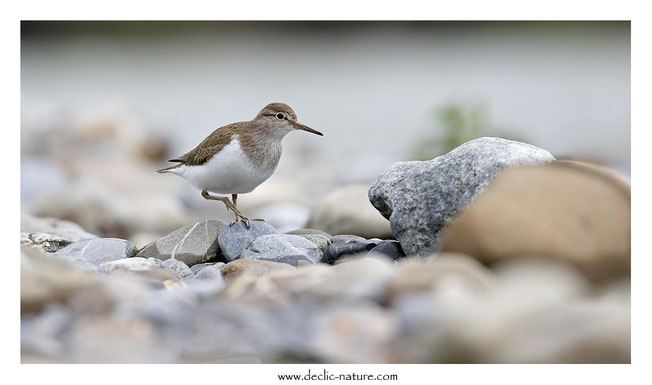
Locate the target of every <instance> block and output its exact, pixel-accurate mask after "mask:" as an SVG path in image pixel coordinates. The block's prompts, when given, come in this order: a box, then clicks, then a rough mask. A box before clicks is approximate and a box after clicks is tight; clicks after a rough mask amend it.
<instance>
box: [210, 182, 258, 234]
mask: <svg viewBox="0 0 652 385" xmlns="http://www.w3.org/2000/svg"><path fill="white" fill-rule="evenodd" d="M233 195H235V194H233ZM201 196H202V197H204V199H209V200H216V201H222V203H224V204H225V205H226V208H227V210H231V211H233V212H234V213H235V221H233V223H231V224H232V225H233V224H234V223H236V222H237V221H239V220H242V221H243V222H244V223H245V226H247V228H249V219H248V218H247V217H245V216H244V215H242V213H241V212H240V210H238V208H237V207H235V204H233V203H232V202H231V201H230V200H229V198H227V197H215V196H212V195H209V194H208V191H206V190H202V192H201Z"/></svg>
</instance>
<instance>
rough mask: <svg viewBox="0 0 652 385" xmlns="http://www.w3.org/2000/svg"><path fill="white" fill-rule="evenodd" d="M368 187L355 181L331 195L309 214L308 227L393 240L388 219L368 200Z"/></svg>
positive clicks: (335, 232)
mask: <svg viewBox="0 0 652 385" xmlns="http://www.w3.org/2000/svg"><path fill="white" fill-rule="evenodd" d="M368 189H369V186H367V185H365V184H354V185H349V186H346V187H342V188H340V189H337V190H335V191H333V192H332V193H330V194H328V195H327V196H326V197H325V198H324V199H323V200H322V202H321V203H320V204H319V205H317V207H315V208H314V209H313V210H312V212H311V213H310V219H309V220H308V224H307V227H310V228H313V229H318V230H322V231H325V232H327V233H329V234H333V235H337V234H354V235H359V236H361V237H365V238H381V239H388V238H391V239H393V238H394V236H393V235H392V230H391V229H390V227H389V221H388V220H387V219H385V218H384V217H383V216H382V215H381V214H380V213H379V212H378V211H377V210H376V209H375V208H374V207H373V206H372V205H371V203H369V198H368V197H367V190H368Z"/></svg>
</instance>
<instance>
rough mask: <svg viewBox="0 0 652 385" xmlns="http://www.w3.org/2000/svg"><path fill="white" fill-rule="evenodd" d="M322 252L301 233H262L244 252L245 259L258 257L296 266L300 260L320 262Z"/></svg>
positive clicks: (242, 256) (258, 258)
mask: <svg viewBox="0 0 652 385" xmlns="http://www.w3.org/2000/svg"><path fill="white" fill-rule="evenodd" d="M321 255H322V252H321V250H319V247H318V246H317V245H315V244H314V243H312V242H310V241H309V240H307V239H305V238H303V237H302V236H299V235H293V234H268V235H261V236H259V237H258V238H256V239H254V241H253V242H251V244H250V245H249V246H248V247H247V248H246V249H245V250H244V251H243V252H242V255H241V258H243V259H257V260H264V261H271V262H282V263H287V264H289V265H292V266H296V264H297V262H298V261H308V262H311V263H317V262H319V259H320V258H321Z"/></svg>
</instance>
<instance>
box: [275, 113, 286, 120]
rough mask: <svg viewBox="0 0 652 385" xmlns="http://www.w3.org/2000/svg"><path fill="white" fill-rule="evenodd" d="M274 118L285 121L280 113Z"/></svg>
mask: <svg viewBox="0 0 652 385" xmlns="http://www.w3.org/2000/svg"><path fill="white" fill-rule="evenodd" d="M276 117H277V118H278V119H280V120H283V119H285V115H283V114H282V113H280V112H279V113H278V114H276Z"/></svg>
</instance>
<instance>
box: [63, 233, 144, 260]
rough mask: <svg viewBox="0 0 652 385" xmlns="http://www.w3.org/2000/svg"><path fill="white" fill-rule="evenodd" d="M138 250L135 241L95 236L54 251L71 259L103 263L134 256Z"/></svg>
mask: <svg viewBox="0 0 652 385" xmlns="http://www.w3.org/2000/svg"><path fill="white" fill-rule="evenodd" d="M135 252H136V246H134V245H133V243H131V242H129V241H127V240H125V239H119V238H94V239H86V240H84V241H79V242H75V243H72V244H70V245H68V246H66V247H64V248H63V249H61V250H59V251H57V252H56V253H54V254H55V255H56V256H66V257H69V258H70V259H84V260H87V261H89V262H93V263H94V264H97V265H101V264H103V263H106V262H110V261H115V260H118V259H122V258H129V257H132V256H133V255H134V254H135Z"/></svg>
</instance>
